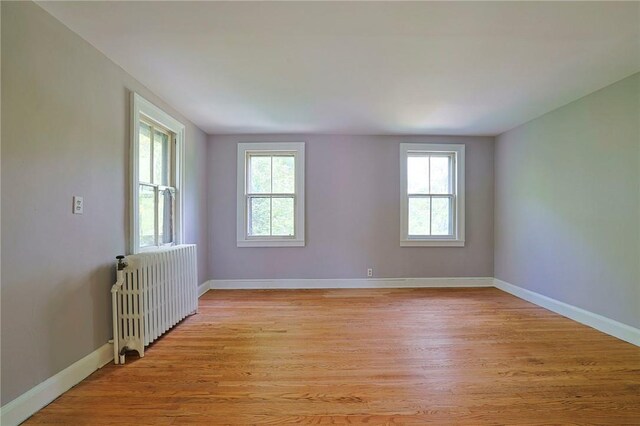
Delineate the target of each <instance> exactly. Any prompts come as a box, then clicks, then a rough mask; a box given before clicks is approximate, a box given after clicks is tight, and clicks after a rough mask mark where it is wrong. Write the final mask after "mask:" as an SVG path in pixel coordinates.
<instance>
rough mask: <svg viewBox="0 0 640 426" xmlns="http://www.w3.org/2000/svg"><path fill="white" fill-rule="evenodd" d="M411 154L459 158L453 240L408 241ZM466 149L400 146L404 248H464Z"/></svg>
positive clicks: (457, 146)
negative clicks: (408, 192) (409, 165)
mask: <svg viewBox="0 0 640 426" xmlns="http://www.w3.org/2000/svg"><path fill="white" fill-rule="evenodd" d="M410 152H442V153H453V154H455V156H456V161H455V165H456V170H455V172H454V173H455V187H456V188H455V189H456V192H455V193H456V200H455V209H454V211H453V217H454V218H453V224H454V235H453V237H437V236H434V237H419V238H416V237H409V230H408V226H409V224H408V222H409V218H408V210H409V208H408V203H409V197H408V196H407V155H408V154H409V153H410ZM464 168H465V166H464V145H463V144H422V143H401V144H400V246H402V247H464V244H465V239H464V238H465V237H464V222H465V220H464V211H465V207H464V195H465V194H464Z"/></svg>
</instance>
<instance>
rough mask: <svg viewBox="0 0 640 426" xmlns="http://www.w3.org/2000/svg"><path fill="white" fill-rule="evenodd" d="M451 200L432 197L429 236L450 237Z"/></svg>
mask: <svg viewBox="0 0 640 426" xmlns="http://www.w3.org/2000/svg"><path fill="white" fill-rule="evenodd" d="M450 225H451V199H450V198H449V197H433V198H432V199H431V234H432V235H451V226H450Z"/></svg>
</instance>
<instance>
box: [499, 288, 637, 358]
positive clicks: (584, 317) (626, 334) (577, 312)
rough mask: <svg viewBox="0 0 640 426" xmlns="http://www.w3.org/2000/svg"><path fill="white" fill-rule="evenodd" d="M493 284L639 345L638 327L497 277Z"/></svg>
mask: <svg viewBox="0 0 640 426" xmlns="http://www.w3.org/2000/svg"><path fill="white" fill-rule="evenodd" d="M494 286H495V287H496V288H499V289H500V290H502V291H506V292H507V293H510V294H512V295H514V296H516V297H519V298H521V299H524V300H526V301H528V302H531V303H533V304H536V305H538V306H541V307H543V308H545V309H548V310H550V311H553V312H555V313H557V314H560V315H562V316H564V317H567V318H570V319H572V320H574V321H577V322H579V323H581V324H584V325H587V326H589V327H592V328H595V329H596V330H599V331H602V332H603V333H606V334H609V335H611V336H613V337H617V338H618V339H620V340H624V341H625V342H629V343H631V344H633V345H636V346H640V329H637V328H635V327H632V326H630V325H627V324H623V323H621V322H618V321H615V320H612V319H611V318H607V317H603V316H602V315H598V314H595V313H593V312H590V311H587V310H585V309H582V308H578V307H577V306H573V305H569V304H568V303H564V302H561V301H559V300H556V299H552V298H550V297H547V296H543V295H542V294H539V293H536V292H533V291H531V290H527V289H524V288H522V287H518V286H516V285H513V284H510V283H508V282H506V281H502V280H499V279H497V278H495V279H494Z"/></svg>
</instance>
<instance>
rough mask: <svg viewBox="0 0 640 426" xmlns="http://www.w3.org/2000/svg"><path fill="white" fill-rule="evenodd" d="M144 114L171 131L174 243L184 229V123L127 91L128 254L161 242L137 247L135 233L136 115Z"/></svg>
mask: <svg viewBox="0 0 640 426" xmlns="http://www.w3.org/2000/svg"><path fill="white" fill-rule="evenodd" d="M141 118H147V119H148V120H151V121H154V122H156V123H158V124H160V125H162V126H163V127H165V128H166V129H167V130H169V131H171V132H172V133H175V135H176V136H175V137H176V147H175V153H176V158H175V168H176V170H175V173H176V176H175V180H176V182H175V188H176V212H175V215H176V216H175V237H174V244H176V245H177V244H181V243H182V232H183V230H184V218H183V212H184V209H183V207H184V197H183V189H184V158H185V157H184V141H185V126H184V124H182V123H181V122H179V121H178V120H176V119H175V118H173V117H172V116H170V115H169V114H167V113H166V112H164V111H163V110H161V109H160V108H158V107H157V106H155V105H154V104H152V103H151V102H149V101H148V100H146V99H145V98H143V97H142V96H140V95H139V94H137V93H135V92H131V162H130V173H131V179H130V181H131V199H130V206H131V208H130V216H129V220H130V222H129V223H130V224H131V225H130V227H129V231H130V234H129V250H130V252H131V253H132V254H135V253H140V252H145V251H155V250H158V249H160V248H161V247H162V246H152V247H142V248H141V247H140V241H139V239H140V236H139V228H140V223H139V218H138V187H139V179H138V176H139V174H138V145H139V140H138V139H139V137H140V119H141Z"/></svg>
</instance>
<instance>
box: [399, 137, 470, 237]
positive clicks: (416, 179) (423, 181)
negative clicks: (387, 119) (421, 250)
mask: <svg viewBox="0 0 640 426" xmlns="http://www.w3.org/2000/svg"><path fill="white" fill-rule="evenodd" d="M400 169H401V182H400V187H401V193H402V197H401V205H400V210H401V214H402V217H401V221H400V222H401V238H400V245H403V246H463V245H464V145H440V144H437V145H436V144H401V145H400Z"/></svg>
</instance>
